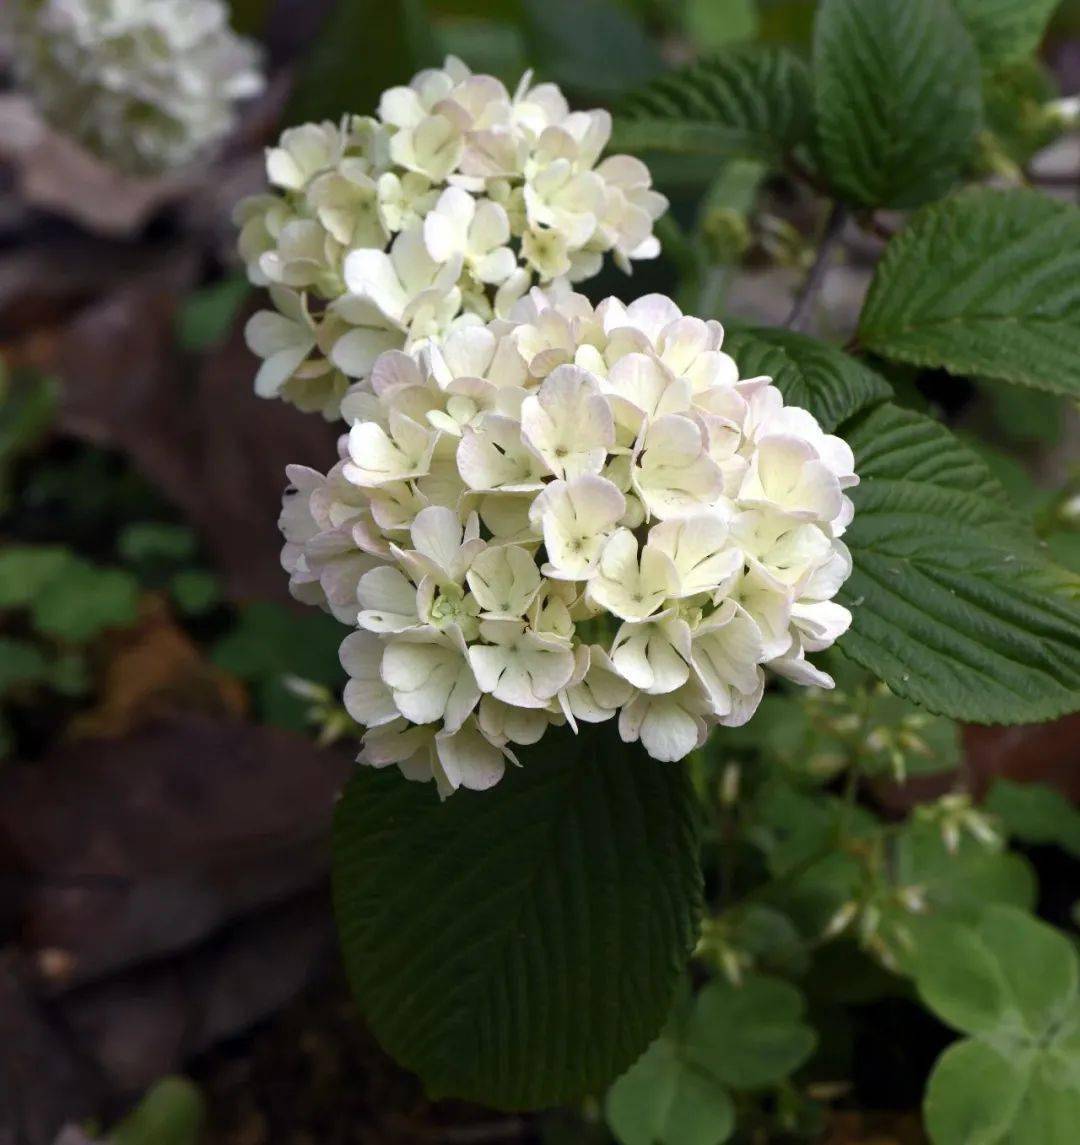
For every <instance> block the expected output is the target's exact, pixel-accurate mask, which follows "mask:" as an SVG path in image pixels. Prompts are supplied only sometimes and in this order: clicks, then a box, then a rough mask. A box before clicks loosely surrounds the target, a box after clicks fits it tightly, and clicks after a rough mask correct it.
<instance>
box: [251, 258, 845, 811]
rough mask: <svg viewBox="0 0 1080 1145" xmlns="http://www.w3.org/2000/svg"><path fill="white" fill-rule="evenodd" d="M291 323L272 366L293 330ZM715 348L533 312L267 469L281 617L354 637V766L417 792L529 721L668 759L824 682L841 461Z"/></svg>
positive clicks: (532, 733)
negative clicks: (362, 729)
mask: <svg viewBox="0 0 1080 1145" xmlns="http://www.w3.org/2000/svg"><path fill="white" fill-rule="evenodd" d="M368 253H378V254H380V256H381V257H382V258H384V259H388V261H390V262H391V263H392V257H390V256H387V255H385V253H383V252H368ZM424 257H428V256H427V255H426V254H425V255H424ZM381 282H382V280H381V279H380V280H379V283H381ZM369 289H371V291H372V295H373V297H374V296H375V295H376V294H377V292H378V290H379V289H382V286H381V285H378V286H372V287H371V288H369ZM290 305H291V303H290ZM383 305H385V306H386V308H387V309H394V308H395V306H396V302H394V301H393V300H389V301H388V300H386V299H383ZM293 326H294V327H295V328H296V330H295V332H294V331H293V328H292V327H290V328H289V330H288V331H286V330H285V329H284V328H282V329H281V331H280V333H281V335H282V339H281V340H282V341H283V342H285V343H286V349H287V350H288V352H291V353H293V354H296V353H298V352H299V350H300V349H301V348H302V347H308V346H310V343H311V336H310V333H304V331H305V330H306V329H307V328H306V326H305V324H304V321H303V312H302V311H300V312H298V316H297V317H296V318H294V319H293ZM277 332H278V331H277V327H276V326H275V327H274V328H273V329H272V330H271V331H270V333H277ZM257 333H259V332H258V331H257ZM285 334H288V335H289V337H285ZM293 338H295V341H296V343H297V344H296V346H295V347H294V346H293V345H292V341H291V340H290V339H293ZM255 341H256V342H257V343H259V344H260V345H261V344H262V343H261V339H259V338H256V339H255ZM267 342H268V343H270V342H272V339H270V338H269V337H268V338H267ZM722 342H723V330H722V329H721V328H720V327H719V326H718V325H717V324H715V323H701V322H698V321H697V320H696V319H691V318H686V317H684V316H683V315H682V314H681V312H680V311H679V310H678V308H677V307H675V305H674V304H673V303H672V302H671V301H670V300H669V299H666V298H662V297H660V296H655V295H652V296H648V297H646V298H643V299H640V300H638V302H635V303H634V304H633V305H631V306H629V307H626V306H623V305H622V304H621V303H619V302H616V301H614V300H612V299H609V300H607V301H605V302H602V303H601V304H600V305H599V306H598V307H596V308H593V307H592V306H591V305H590V304H589V303H588V302H587V301H586V300H585V299H584V298H582V297H581V296H580V295H575V294H571V293H569V292H567V291H566V290H563V289H560V290H553V291H552V292H550V293H545V292H541V291H539V290H533V291H532V292H531V293H530V294H529V295H528V296H526V297H524V298H522V299H521V300H520V301H519V302H518V303H517V304H516V305H515V307H514V309H513V311H512V312H511V314H510V316H508V317H507V318H500V319H493V320H492V321H490V322H489V323H487V324H486V325H480V324H473V325H466V326H461V327H457V328H455V329H454V330H453V331H451V332H450V333H449V334H448V335H447V336H446V338H445V339H443V340H442V341H441V342H440V343H439V344H437V345H435V344H429V345H427V346H426V347H425V348H423V349H421V350H419V351H418V352H417V353H415V354H414V355H409V354H406V353H403V352H401V351H397V350H394V351H389V352H387V353H385V354H383V355H382V356H381V357H380V358H379V359H378V360H377V361H376V362H375V364H374V367H373V369H372V371H371V376H370V379H369V380H368V381H367V382H363V383H358V385H357V388H355V389H354V390H351V391H350V394H349V396H348V398H347V399H346V402H347V404H348V407H349V409H350V411H351V414H352V418H353V426H352V429H351V430H350V431H349V433H348V434H347V435H346V436H345V437H343V439H342V446H341V448H342V460H341V461H340V462H339V463H338V465H336V466H335V467H334V469H333V470H331V473H330V474H328V475H327V477H325V478H324V477H322V476H321V475H320V474H318V473H314V472H313V471H311V470H306V469H303V468H300V467H297V468H294V469H291V470H290V473H289V476H290V480H291V481H292V483H293V486H294V488H295V490H296V491H295V492H294V493H291V494H290V495H289V497H288V498H287V500H286V505H285V508H284V510H283V513H282V520H281V524H282V530H283V532H284V534H285V539H286V545H285V549H284V551H283V554H282V559H283V563H284V564H285V565H286V567H287V568H288V569H289V571H290V575H291V583H292V584H293V591H294V593H295V595H297V596H298V597H300V598H301V599H304V600H307V601H310V602H311V603H315V604H321V605H322V606H323V607H325V608H328V609H330V610H331V611H332V612H333V613H334V614H335V615H336V616H338V617H339V618H341V619H342V620H344V621H345V622H346V623H349V624H350V625H352V626H353V627H354V629H356V631H355V632H354V633H353V634H352V635H351V636H349V637H348V638H347V639H346V642H345V644H344V645H343V648H342V662H343V663H344V664H345V666H346V669H347V671H348V672H349V674H350V678H351V683H350V685H349V686H348V689H347V691H346V704H347V706H348V710H349V711H350V713H351V714H352V715H353V717H354V718H355V719H357V720H358V721H360V722H362V723H364V724H365V725H366V726H367V728H368V732H367V736H366V738H365V741H364V742H365V746H364V753H363V756H362V758H363V759H364V760H365V761H366V762H369V763H371V764H372V765H374V766H382V765H384V764H386V763H395V764H397V765H398V766H399V767H400V768H401V769H402V770H403V771H404V773H405V774H406V775H409V776H410V777H412V778H420V779H431V778H434V779H435V781H436V783H437V785H438V788H439V791H440V793H441V794H443V795H444V796H445V795H447V794H449V793H450V792H451V791H453V790H455V789H456V788H457V787H460V786H471V787H483V786H489V785H490V784H491V783H494V782H496V781H497V780H498V778H499V777H500V776H501V775H502V774H503V770H504V768H505V764H506V760H508V759H510V760H513V756H512V755H511V754H510V753H511V746H510V745H514V744H522V745H525V744H532V743H536V742H537V741H538V740H541V739H542V737H543V735H544V733H545V731H546V730H547V728H548V727H551V726H557V725H561V724H569V725H571V727H573V728H574V729H575V730H576V729H577V727H578V725H579V723H598V722H602V721H605V720H610V719H615V718H616V717H617V720H618V729H619V733H620V734H621V736H622V738H623V739H624V740H626V741H627V742H640V743H641V744H642V746H643V748H644V750H645V751H647V752H648V753H649V754H651V755H653V756H654V757H655V758H657V759H661V760H674V759H680V758H682V757H683V756H685V755H686V754H687V753H688V752H690V751H692V750H693V749H694V748H695V747H697V746H699V745H700V744H701V743H702V742H703V740H704V738H705V736H706V735H707V734H708V731H709V729H710V728H713V727H715V726H716V725H725V726H736V725H739V724H742V723H745V722H746V721H747V720H748V719H750V718H751V716H752V715H753V714H754V711H755V710H756V708H757V706H758V704H759V702H760V700H761V696H762V692H763V690H764V686H765V680H766V674H767V673H768V672H774V673H776V674H778V675H783V676H785V677H787V678H789V679H791V680H794V681H795V682H797V683H801V684H807V685H813V686H817V687H829V686H831V683H832V681H831V680H830V679H829V677H828V676H827V675H826V674H825V673H824V672H822V671H821V670H820V669H818V668H817V667H815V666H814V665H813V664H812V663H811V662H810V660H809V659H808V657H809V656H811V655H812V654H813V653H814V652H817V651H820V650H822V649H824V648H826V647H828V646H829V645H830V644H832V643H833V642H834V641H835V640H836V639H837V638H838V637H839V636H840V635H841V634H842V633H843V632H844V631H845V630H846V628H847V626H848V624H849V623H850V620H851V617H850V614H849V613H848V612H847V610H846V609H844V608H843V607H842V606H840V605H839V604H837V603H836V602H835V600H834V599H833V598H834V596H835V595H836V593H837V591H838V590H839V588H840V586H841V585H842V584H843V582H844V580H845V579H846V578H847V576H848V575H849V574H850V572H851V559H850V556H849V554H848V552H847V549H846V547H845V546H844V543H843V541H842V540H840V539H839V535H840V533H841V532H842V531H843V529H844V527H845V525H846V524H847V523H848V521H849V520H850V513H851V510H850V501H849V500H848V498H847V497H846V495H845V494H844V492H843V491H844V490H845V489H847V488H849V487H850V486H851V485H852V484H853V483H854V482H855V481H857V478H856V477H855V475H854V472H853V465H852V461H851V456H850V450H848V448H847V446H846V445H844V443H843V442H842V441H840V440H839V439H838V438H835V437H832V436H830V435H828V434H825V433H823V432H822V431H821V429H820V427H819V426H818V424H817V422H815V421H814V420H813V418H811V417H810V415H809V414H807V413H805V411H799V410H793V409H791V408H790V407H786V406H784V404H783V399H782V397H781V395H780V393H779V391H777V390H776V389H775V388H774V387H773V386H772V385H771V384H770V383H769V381H768V379H763V378H755V379H752V380H749V381H740V380H739V377H738V370H737V368H736V366H735V364H734V362H732V360H731V359H730V358H729V357H728V356H727V355H726V354H724V353H723V351H722V349H721V345H722ZM265 348H272V346H268V347H265ZM286 349H279V350H278V351H277V353H284V352H286ZM316 352H317V351H316ZM268 361H269V362H271V363H272V362H273V361H274V358H273V355H271V356H270V357H269V359H268ZM717 419H718V420H719V421H722V422H723V443H722V446H721V445H720V444H718V442H717V440H716V426H715V424H714V422H715V421H716V420H717ZM716 453H719V454H720V455H721V456H722V458H723V460H722V461H718V460H717V457H716V456H715V455H714V454H716ZM734 459H741V461H742V465H741V467H734V468H732V469H731V470H730V471H731V472H737V473H738V480H737V481H731V482H729V481H727V480H726V477H725V468H724V467H725V465H728V464H729V463H733V461H734ZM411 725H416V727H415V728H413V727H411ZM414 733H415V734H414Z"/></svg>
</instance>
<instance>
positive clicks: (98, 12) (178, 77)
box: [9, 0, 263, 174]
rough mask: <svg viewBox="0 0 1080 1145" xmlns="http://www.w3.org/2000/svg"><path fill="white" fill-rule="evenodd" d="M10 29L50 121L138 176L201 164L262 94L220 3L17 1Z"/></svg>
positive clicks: (27, 82) (19, 70) (246, 46)
mask: <svg viewBox="0 0 1080 1145" xmlns="http://www.w3.org/2000/svg"><path fill="white" fill-rule="evenodd" d="M9 24H10V30H11V34H12V47H13V52H12V61H13V65H14V68H15V75H16V79H17V81H18V82H19V83H20V84H21V85H22V86H23V87H25V88H26V89H27V90H28V91H29V92H30V93H31V94H32V95H33V97H34V100H35V102H36V104H37V106H38V108H39V109H40V110H41V112H42V114H43V115H44V116H45V118H46V119H48V120H49V121H50V122H51V123H52V124H54V125H55V126H56V127H58V128H59V129H61V130H62V131H64V132H65V133H68V134H70V135H72V136H74V137H75V138H76V139H78V140H79V142H80V143H82V144H83V145H84V146H85V147H86V148H88V149H89V150H90V151H93V152H94V153H95V154H97V155H99V156H100V157H101V158H103V159H105V160H106V161H107V162H109V163H111V164H112V165H113V166H115V167H118V168H120V169H121V170H124V171H127V172H130V173H132V174H151V173H155V172H159V171H163V170H166V169H168V168H171V167H177V166H180V165H182V164H184V163H187V162H189V161H190V160H192V159H194V158H195V157H196V156H197V155H199V154H200V153H201V152H202V151H204V150H206V148H208V147H209V146H210V145H212V144H213V143H215V142H216V141H217V140H219V139H220V138H221V137H222V136H224V135H225V134H226V133H227V132H228V131H229V130H230V129H231V128H232V126H233V123H234V105H235V103H236V101H237V100H240V99H244V98H246V97H248V96H251V95H254V94H256V93H257V92H258V91H260V90H261V88H262V86H263V80H262V76H261V74H260V72H259V68H258V52H257V49H256V48H255V46H254V44H252V43H251V42H249V41H247V40H244V39H241V38H240V37H239V36H237V35H236V34H235V33H234V32H233V31H232V30H231V28H230V27H229V18H228V8H227V6H226V5H225V4H224V3H222V0H11V12H10V14H9Z"/></svg>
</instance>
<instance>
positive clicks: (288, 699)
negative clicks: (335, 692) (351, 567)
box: [211, 601, 344, 732]
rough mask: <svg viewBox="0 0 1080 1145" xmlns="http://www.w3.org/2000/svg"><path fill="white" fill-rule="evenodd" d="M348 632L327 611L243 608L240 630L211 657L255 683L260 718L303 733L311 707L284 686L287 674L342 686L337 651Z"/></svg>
mask: <svg viewBox="0 0 1080 1145" xmlns="http://www.w3.org/2000/svg"><path fill="white" fill-rule="evenodd" d="M343 633H344V629H343V628H342V627H341V625H340V624H339V623H338V622H337V621H336V620H334V618H333V617H332V616H328V615H327V614H326V613H325V612H319V611H317V610H315V609H309V610H307V611H306V612H300V613H298V612H293V611H292V610H291V609H289V608H286V607H284V606H282V605H280V604H273V603H271V602H270V601H254V602H252V603H250V604H246V605H243V606H241V609H240V617H239V620H238V622H237V625H236V627H235V628H234V629H233V630H232V631H231V632H229V633H228V634H227V635H226V636H224V637H222V638H221V640H219V641H218V642H217V644H216V645H215V646H214V649H213V651H212V652H211V659H212V660H213V661H214V663H215V664H217V665H218V667H219V668H224V669H225V671H226V672H232V673H233V674H234V675H236V676H239V677H240V678H241V679H243V680H247V681H249V682H250V683H252V684H253V685H255V689H256V695H257V696H258V701H259V703H258V706H259V715H260V716H261V717H262V719H263V720H264V721H266V722H268V723H273V724H275V725H277V726H278V727H285V728H291V729H292V730H293V731H300V732H302V731H305V730H307V728H308V718H307V711H308V703H307V701H306V700H303V699H301V698H300V697H299V696H296V695H294V694H293V693H292V692H290V691H289V689H288V688H286V687H285V683H284V681H285V678H286V677H287V676H299V677H301V678H302V679H305V680H312V681H314V682H315V683H317V684H324V685H325V686H326V687H328V688H338V687H340V685H341V679H340V669H339V666H338V657H337V651H338V648H339V646H340V644H341V641H342V639H343Z"/></svg>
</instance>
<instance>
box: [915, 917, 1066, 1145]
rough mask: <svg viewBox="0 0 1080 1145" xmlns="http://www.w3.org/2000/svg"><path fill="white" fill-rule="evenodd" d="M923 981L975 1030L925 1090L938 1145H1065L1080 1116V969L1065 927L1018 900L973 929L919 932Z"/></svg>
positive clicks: (933, 1002) (949, 1053) (928, 993)
mask: <svg viewBox="0 0 1080 1145" xmlns="http://www.w3.org/2000/svg"><path fill="white" fill-rule="evenodd" d="M915 981H916V985H917V986H918V990H919V994H920V995H921V996H922V999H923V1001H924V1002H925V1003H926V1004H927V1006H929V1007H930V1009H931V1010H933V1011H934V1012H935V1013H936V1014H938V1016H939V1017H941V1018H942V1019H944V1021H946V1022H948V1023H949V1024H950V1025H951V1026H954V1027H955V1028H956V1029H958V1030H960V1031H961V1032H962V1033H965V1034H968V1035H970V1037H968V1038H967V1039H965V1040H962V1041H960V1042H957V1043H956V1044H954V1045H952V1046H950V1047H949V1049H947V1050H946V1051H945V1053H944V1054H943V1055H942V1056H941V1058H940V1059H939V1061H938V1063H937V1065H936V1066H935V1068H934V1073H933V1075H932V1076H931V1078H930V1083H929V1086H928V1089H927V1095H926V1109H925V1111H926V1122H927V1127H928V1129H929V1131H930V1136H931V1138H932V1140H933V1141H934V1143H935V1145H972V1143H973V1142H978V1143H979V1145H996V1143H998V1142H1000V1143H1002V1145H1006V1143H1007V1145H1027V1143H1028V1142H1031V1143H1035V1142H1038V1143H1039V1145H1042V1143H1043V1142H1045V1143H1046V1145H1057V1143H1058V1142H1061V1145H1064V1143H1065V1142H1071V1141H1073V1140H1074V1139H1075V1136H1076V1127H1077V1125H1078V1124H1080V993H1078V982H1080V967H1078V964H1077V955H1076V951H1075V949H1074V947H1073V945H1072V943H1071V942H1070V941H1069V939H1068V938H1066V937H1065V936H1064V935H1063V934H1060V933H1059V932H1058V931H1056V930H1054V929H1053V928H1052V927H1049V926H1047V925H1046V924H1045V923H1042V922H1039V921H1038V920H1037V919H1034V918H1032V917H1031V916H1030V915H1027V914H1025V913H1024V912H1023V911H1019V910H1016V909H1015V908H1012V907H1002V906H992V907H988V908H987V909H986V910H985V911H984V912H983V914H982V917H981V918H980V919H979V921H978V922H977V923H976V924H975V925H974V926H971V927H966V926H962V925H956V924H950V923H938V924H936V925H928V926H925V927H923V928H922V929H921V930H920V935H919V946H918V951H917V956H916V960H915Z"/></svg>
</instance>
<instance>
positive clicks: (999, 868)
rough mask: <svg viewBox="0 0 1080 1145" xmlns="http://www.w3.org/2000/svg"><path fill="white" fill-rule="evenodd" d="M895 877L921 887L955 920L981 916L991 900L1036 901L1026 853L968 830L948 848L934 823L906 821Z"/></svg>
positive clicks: (1029, 906)
mask: <svg viewBox="0 0 1080 1145" xmlns="http://www.w3.org/2000/svg"><path fill="white" fill-rule="evenodd" d="M895 879H896V882H897V884H898V885H900V886H916V887H919V888H920V890H921V891H922V893H923V898H924V899H925V902H926V905H927V908H928V909H929V910H930V911H932V912H934V913H935V914H942V915H948V916H949V917H950V918H951V919H953V920H954V921H969V920H973V919H975V918H977V917H978V916H979V915H980V914H981V913H982V910H983V908H984V907H985V906H986V905H987V904H988V903H1001V904H1002V905H1005V906H1014V907H1019V908H1021V909H1026V910H1033V909H1034V907H1035V897H1036V889H1037V888H1036V882H1035V875H1034V872H1033V871H1032V869H1031V865H1030V864H1029V863H1028V861H1027V860H1026V859H1025V858H1024V857H1023V856H1022V855H1017V854H1014V853H1011V852H1008V851H998V850H994V849H992V848H990V847H987V846H985V845H984V844H982V843H980V842H979V841H978V840H975V839H972V838H971V837H970V836H964V837H963V838H962V839H961V841H960V843H959V844H958V846H957V847H956V850H955V851H950V850H949V849H948V847H946V846H945V841H944V840H943V838H942V836H941V832H940V830H939V829H938V828H937V827H936V826H935V825H933V824H931V823H919V822H916V821H909V822H908V823H907V824H905V826H904V830H903V831H902V832H901V833H900V836H899V838H898V840H897V847H896V854H895Z"/></svg>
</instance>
